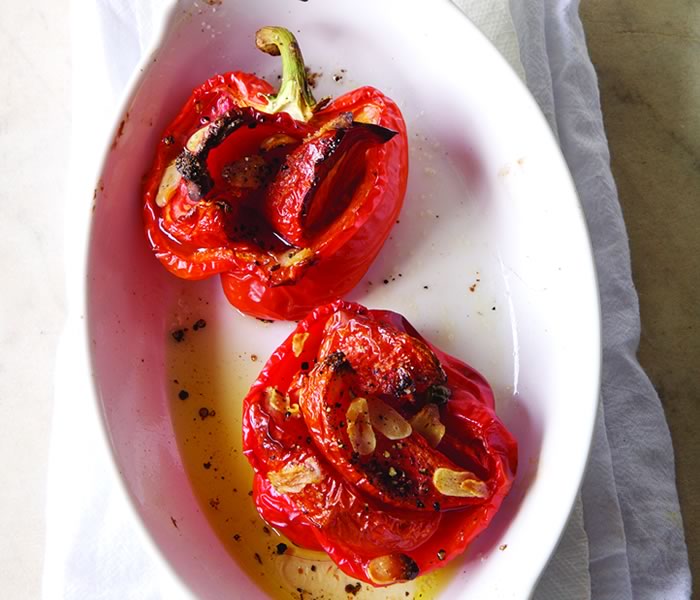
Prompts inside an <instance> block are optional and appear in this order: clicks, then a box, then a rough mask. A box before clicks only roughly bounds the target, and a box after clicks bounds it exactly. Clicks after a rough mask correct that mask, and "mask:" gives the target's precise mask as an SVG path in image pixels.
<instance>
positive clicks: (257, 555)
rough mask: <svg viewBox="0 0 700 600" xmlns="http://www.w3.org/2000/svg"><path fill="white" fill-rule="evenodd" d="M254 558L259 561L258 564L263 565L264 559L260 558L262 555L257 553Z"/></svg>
mask: <svg viewBox="0 0 700 600" xmlns="http://www.w3.org/2000/svg"><path fill="white" fill-rule="evenodd" d="M253 556H255V560H257V561H258V563H260V564H263V562H262V558H260V555H259V554H258V553H257V552H256V553H255V554H254V555H253Z"/></svg>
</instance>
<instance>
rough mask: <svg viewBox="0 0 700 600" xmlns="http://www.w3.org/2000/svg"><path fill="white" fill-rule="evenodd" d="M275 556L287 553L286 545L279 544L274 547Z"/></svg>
mask: <svg viewBox="0 0 700 600" xmlns="http://www.w3.org/2000/svg"><path fill="white" fill-rule="evenodd" d="M276 550H277V554H284V553H285V552H286V551H287V544H284V543H282V542H280V543H279V544H277V547H276Z"/></svg>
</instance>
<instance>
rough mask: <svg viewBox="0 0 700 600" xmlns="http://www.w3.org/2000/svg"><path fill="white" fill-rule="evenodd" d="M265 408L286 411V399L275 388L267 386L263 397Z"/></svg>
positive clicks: (272, 410) (273, 410) (269, 410)
mask: <svg viewBox="0 0 700 600" xmlns="http://www.w3.org/2000/svg"><path fill="white" fill-rule="evenodd" d="M264 406H265V410H266V411H267V412H268V413H270V412H281V413H283V412H286V411H287V400H286V398H285V397H284V396H283V395H282V394H280V392H278V391H277V390H276V389H275V388H273V387H268V388H266V389H265V399H264Z"/></svg>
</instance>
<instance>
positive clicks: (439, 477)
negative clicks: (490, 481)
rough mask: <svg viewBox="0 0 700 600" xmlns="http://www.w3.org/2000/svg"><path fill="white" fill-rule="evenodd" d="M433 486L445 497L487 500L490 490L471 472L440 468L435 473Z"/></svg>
mask: <svg viewBox="0 0 700 600" xmlns="http://www.w3.org/2000/svg"><path fill="white" fill-rule="evenodd" d="M433 485H434V486H435V489H436V490H437V491H438V492H440V493H441V494H442V495H443V496H456V497H458V498H486V497H487V496H488V492H489V488H488V486H487V485H486V483H484V482H483V481H480V480H479V479H477V477H476V475H474V473H470V472H469V471H453V470H452V469H445V468H444V467H439V468H437V469H435V473H433Z"/></svg>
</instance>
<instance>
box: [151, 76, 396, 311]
mask: <svg viewBox="0 0 700 600" xmlns="http://www.w3.org/2000/svg"><path fill="white" fill-rule="evenodd" d="M273 92H274V90H273V88H272V87H271V86H270V85H269V84H268V83H267V82H265V81H264V80H261V79H259V78H257V77H255V76H253V75H249V74H245V73H239V72H231V73H227V74H225V75H219V76H216V77H213V78H211V79H210V80H208V81H207V82H205V83H204V84H203V85H202V86H200V87H199V88H197V89H196V90H195V91H194V92H193V94H192V96H191V97H190V99H189V100H188V101H187V103H186V104H185V106H184V107H183V109H182V111H181V112H180V114H179V115H178V116H177V117H176V119H175V120H174V121H173V122H172V123H171V124H170V125H169V126H168V128H167V129H166V130H165V132H164V133H163V137H162V140H161V143H160V144H159V146H158V148H157V151H156V157H155V160H154V163H153V165H152V167H151V169H150V171H149V172H148V173H147V175H146V177H145V184H144V220H145V227H146V233H147V237H148V240H149V242H150V245H151V247H152V249H153V251H154V253H155V255H156V256H157V258H158V259H159V260H160V261H161V263H162V264H163V265H164V266H165V267H166V268H167V269H168V270H169V271H170V272H172V273H173V274H175V275H177V276H178V277H181V278H184V279H203V278H206V277H210V276H212V275H215V274H220V275H221V281H222V285H223V288H224V292H225V294H226V297H227V298H228V300H229V302H230V303H231V304H233V305H234V306H235V307H236V308H238V309H239V310H240V311H242V312H243V313H246V314H248V315H251V316H254V317H258V318H263V319H287V320H293V319H299V318H301V317H303V316H304V315H306V314H307V313H308V312H309V311H310V310H312V309H313V308H314V307H316V306H318V305H320V304H324V303H327V302H329V301H331V300H334V299H336V298H339V297H341V296H342V295H344V294H345V293H347V292H348V291H350V290H351V289H352V288H353V287H354V286H355V285H356V284H357V282H358V281H359V280H360V279H361V278H362V276H363V275H364V274H365V272H366V271H367V269H368V268H369V266H370V264H371V263H372V261H373V260H374V259H375V257H376V255H377V254H378V253H379V250H380V249H381V247H382V246H383V244H384V241H385V240H386V238H387V237H388V235H389V232H390V230H391V228H392V226H393V225H394V223H395V221H396V218H397V217H398V214H399V211H400V209H401V205H402V203H403V198H404V194H405V191H406V179H407V174H408V140H407V136H406V127H405V123H404V121H403V118H402V116H401V112H400V110H399V108H398V107H397V106H396V104H395V103H394V102H393V101H391V100H390V99H389V98H387V97H386V96H384V95H383V94H382V93H381V92H379V91H378V90H376V89H374V88H371V87H363V88H359V89H357V90H355V91H353V92H350V93H348V94H345V95H343V96H341V97H339V98H337V99H336V100H334V101H333V102H331V103H330V104H329V105H328V106H326V107H325V108H324V109H323V110H320V111H318V112H317V113H316V114H315V115H314V116H313V117H312V119H311V120H310V121H309V122H308V123H302V122H299V121H295V120H294V119H292V118H291V117H290V116H289V115H287V114H286V113H279V114H275V115H269V116H268V118H267V119H266V121H265V123H264V124H263V125H262V126H259V127H257V128H256V129H255V130H249V129H247V128H244V129H243V130H241V131H237V132H235V133H234V134H232V135H231V137H230V138H229V139H228V140H226V142H224V143H223V144H222V145H221V147H220V148H217V149H215V150H214V151H212V153H211V154H210V158H209V160H208V165H209V170H210V172H211V174H212V176H213V177H214V180H215V187H214V189H213V190H212V191H211V192H210V193H208V194H207V195H206V196H205V201H200V202H196V201H194V200H192V199H190V198H189V197H188V195H187V190H186V186H185V184H184V182H182V183H181V184H180V187H179V189H178V190H177V191H176V193H175V194H174V196H173V198H171V200H170V201H169V202H168V204H167V205H166V206H165V207H163V208H160V207H158V206H157V205H156V203H155V200H156V197H157V193H158V189H159V186H160V182H161V180H162V178H163V174H164V172H165V170H166V169H167V167H168V165H169V164H170V163H171V162H172V161H173V160H174V159H175V158H176V157H177V155H178V154H179V153H180V151H181V150H182V148H183V147H184V145H185V143H186V142H187V140H188V139H189V138H190V136H191V135H192V134H193V133H195V132H196V131H197V130H198V129H199V128H201V127H202V126H203V122H202V121H201V119H202V117H205V118H208V119H210V120H211V121H213V120H215V119H216V118H218V117H220V116H222V115H223V114H225V113H226V112H227V111H230V110H231V109H232V108H235V107H249V106H253V107H256V110H260V111H262V112H264V107H265V106H266V105H267V103H268V100H267V94H272V93H273ZM368 107H370V108H369V112H372V113H373V114H374V115H375V118H376V122H377V124H379V125H381V126H383V127H386V128H388V129H391V130H393V131H396V132H397V135H396V136H395V137H394V138H393V139H391V140H389V141H388V142H386V143H383V144H381V145H375V146H372V147H369V148H368V149H367V150H366V152H362V153H361V152H355V153H353V156H352V157H349V159H348V161H346V162H345V164H344V165H343V168H344V169H345V170H344V171H343V172H342V173H341V174H340V175H339V176H337V177H336V180H337V181H338V182H339V183H340V184H343V185H346V184H345V183H344V182H345V181H346V180H347V179H348V178H350V176H352V179H353V181H354V183H355V184H356V187H354V190H352V191H351V199H350V201H349V203H348V208H347V209H346V210H345V211H344V213H343V214H342V215H341V216H340V217H339V218H337V219H335V220H334V221H333V222H332V223H331V224H330V225H329V226H328V227H327V228H326V229H325V230H323V231H320V232H317V234H316V235H313V236H312V238H311V239H309V237H308V235H307V236H304V235H303V234H302V233H301V232H297V236H296V237H295V238H294V240H296V241H303V242H309V246H308V247H310V249H311V250H312V252H313V259H311V260H310V261H307V262H305V263H304V264H302V265H300V266H298V267H291V268H286V269H285V270H283V271H275V270H274V269H273V268H272V267H273V265H275V263H276V259H274V260H273V257H271V255H270V254H269V253H267V252H266V251H265V250H263V249H261V248H260V247H259V246H257V245H256V244H254V243H251V242H241V241H233V240H232V239H231V236H230V235H228V233H227V232H228V231H229V230H230V228H231V226H232V223H235V218H236V215H235V203H232V204H234V210H233V211H232V212H233V213H234V214H231V212H229V213H226V212H225V211H224V210H223V209H222V208H221V205H220V204H219V203H216V202H215V200H216V199H217V197H219V198H227V193H228V192H227V190H226V188H225V186H224V185H223V183H222V178H221V177H220V171H221V168H222V167H223V165H224V164H225V163H227V162H230V161H232V160H235V159H238V158H242V157H243V156H246V155H250V154H255V153H256V152H257V149H258V147H259V144H260V142H261V141H262V140H263V139H265V138H266V137H269V136H270V135H273V134H275V133H284V134H286V135H289V136H291V137H292V138H294V139H296V140H298V142H299V143H301V142H302V141H303V140H305V138H307V136H310V135H311V134H313V133H314V132H316V131H318V130H319V128H321V127H322V126H323V124H324V123H326V122H328V121H330V120H332V119H333V118H336V117H337V116H338V115H339V114H340V113H343V112H350V113H352V114H353V115H354V116H355V117H360V118H362V116H361V115H362V113H363V111H364V112H365V114H366V113H367V111H368ZM170 139H172V141H173V143H168V141H169V140H170ZM304 143H305V144H313V143H314V142H313V141H309V140H308V139H307V140H306V142H304ZM295 147H298V145H294V144H293V145H291V146H290V151H293V149H294V148H295ZM350 159H352V160H350ZM346 171H347V173H348V177H345V172H346ZM283 191H284V190H283V189H281V190H280V193H282V192H283ZM266 201H267V202H269V200H266ZM260 212H261V213H263V212H265V211H264V210H263V209H262V207H261V210H260ZM267 212H268V213H269V212H270V211H269V210H268V211H267ZM270 235H272V230H270ZM294 240H290V241H294Z"/></svg>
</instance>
